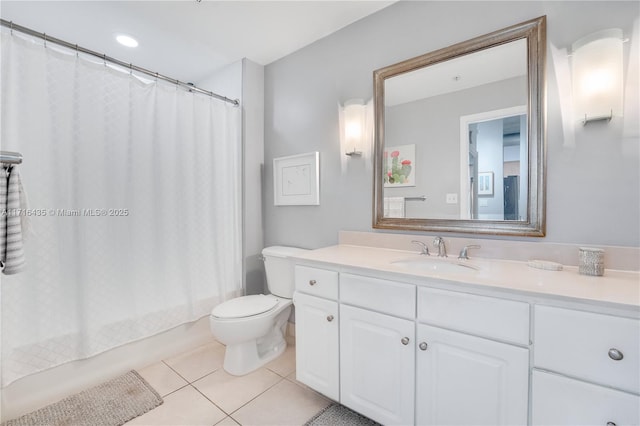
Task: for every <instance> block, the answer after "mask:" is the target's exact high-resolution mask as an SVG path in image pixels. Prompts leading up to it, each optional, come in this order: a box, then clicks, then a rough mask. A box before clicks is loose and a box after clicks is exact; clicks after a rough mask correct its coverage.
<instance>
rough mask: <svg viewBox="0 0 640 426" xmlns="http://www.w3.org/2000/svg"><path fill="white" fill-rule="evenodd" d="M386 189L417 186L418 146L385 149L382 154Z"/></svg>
mask: <svg viewBox="0 0 640 426" xmlns="http://www.w3.org/2000/svg"><path fill="white" fill-rule="evenodd" d="M382 155H383V157H382V162H383V165H382V166H383V173H384V176H383V177H382V179H383V182H384V186H385V188H397V187H400V186H416V177H415V176H416V146H415V144H413V145H398V146H388V147H385V149H384V153H383V154H382Z"/></svg>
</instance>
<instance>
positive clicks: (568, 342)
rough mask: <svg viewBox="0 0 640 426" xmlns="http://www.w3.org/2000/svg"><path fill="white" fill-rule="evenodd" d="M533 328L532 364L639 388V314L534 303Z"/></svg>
mask: <svg viewBox="0 0 640 426" xmlns="http://www.w3.org/2000/svg"><path fill="white" fill-rule="evenodd" d="M534 330H535V331H534V345H535V355H534V364H535V366H536V367H540V368H543V369H546V370H552V371H557V372H559V373H565V374H568V375H570V376H573V377H576V378H581V379H585V380H588V381H591V382H595V383H600V384H603V385H608V386H613V387H616V388H619V389H622V390H626V391H630V392H635V393H638V392H640V356H639V355H640V354H639V352H640V321H639V320H636V319H629V318H621V317H614V316H609V315H602V314H594V313H590V312H582V311H575V310H572V309H562V308H554V307H549V306H536V307H535V329H534ZM612 349H613V350H617V351H619V353H620V354H622V359H620V360H615V359H613V358H616V356H615V354H614V353H612ZM610 353H611V355H610Z"/></svg>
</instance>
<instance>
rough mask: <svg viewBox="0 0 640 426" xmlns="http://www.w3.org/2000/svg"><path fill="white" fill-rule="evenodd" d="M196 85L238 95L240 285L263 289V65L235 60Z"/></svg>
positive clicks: (250, 290)
mask: <svg viewBox="0 0 640 426" xmlns="http://www.w3.org/2000/svg"><path fill="white" fill-rule="evenodd" d="M198 86H199V87H202V88H205V89H208V90H212V91H214V92H216V93H221V94H223V95H225V96H227V97H229V98H232V99H240V102H241V108H242V144H243V168H244V170H243V179H244V198H243V200H242V203H243V255H244V259H243V270H244V277H243V285H244V289H245V292H246V294H260V293H263V292H264V289H265V275H264V264H263V262H262V261H261V260H260V254H261V251H262V247H264V235H263V221H262V162H263V161H264V132H263V129H264V67H263V66H262V65H258V64H256V63H255V62H252V61H250V60H248V59H242V60H240V61H237V62H234V63H232V64H230V65H228V66H226V67H224V68H222V69H220V70H218V71H217V72H216V73H215V74H214V75H212V76H210V77H209V78H207V79H205V80H202V81H200V82H198Z"/></svg>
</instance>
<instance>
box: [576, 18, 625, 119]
mask: <svg viewBox="0 0 640 426" xmlns="http://www.w3.org/2000/svg"><path fill="white" fill-rule="evenodd" d="M622 42H623V40H622V30H620V29H617V28H616V29H609V30H604V31H599V32H597V33H594V34H591V35H589V36H587V37H584V38H582V39H580V40H578V41H576V42H575V43H573V45H572V49H571V50H572V57H571V61H572V74H573V75H572V79H573V101H574V111H575V114H576V119H577V120H580V121H582V122H583V123H584V124H586V123H587V122H589V121H595V120H605V119H606V120H611V118H612V117H613V116H618V117H621V116H622V105H623V99H622V96H623V69H622V66H623V51H622Z"/></svg>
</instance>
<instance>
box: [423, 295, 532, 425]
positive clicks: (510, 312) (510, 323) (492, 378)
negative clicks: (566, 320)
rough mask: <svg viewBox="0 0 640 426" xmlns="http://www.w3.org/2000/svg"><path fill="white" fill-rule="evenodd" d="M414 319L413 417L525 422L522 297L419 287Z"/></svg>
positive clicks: (436, 421) (525, 314) (430, 421)
mask: <svg viewBox="0 0 640 426" xmlns="http://www.w3.org/2000/svg"><path fill="white" fill-rule="evenodd" d="M418 319H419V321H420V322H425V323H427V324H418V326H417V336H416V337H417V340H416V341H417V349H418V350H417V354H416V368H417V371H416V373H417V374H416V381H417V383H416V424H418V425H470V424H473V425H524V424H526V423H527V413H528V394H529V349H528V344H529V305H528V304H527V303H523V302H515V301H511V300H503V299H499V298H492V297H484V296H477V295H472V294H466V293H459V292H452V291H447V290H439V289H431V288H419V289H418ZM433 324H435V325H437V327H436V326H434V325H433ZM441 327H446V328H447V329H445V328H441ZM468 333H472V334H475V335H470V334H468ZM478 336H483V337H478ZM485 337H486V338H485ZM493 339H500V340H505V341H508V342H513V343H518V344H520V345H522V346H517V345H515V344H510V343H503V342H498V341H495V340H493Z"/></svg>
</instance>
